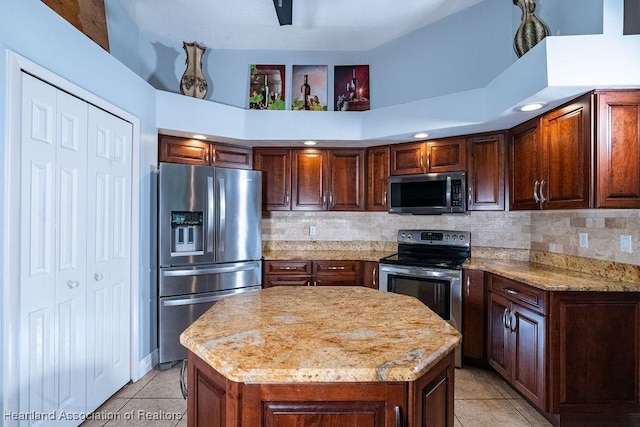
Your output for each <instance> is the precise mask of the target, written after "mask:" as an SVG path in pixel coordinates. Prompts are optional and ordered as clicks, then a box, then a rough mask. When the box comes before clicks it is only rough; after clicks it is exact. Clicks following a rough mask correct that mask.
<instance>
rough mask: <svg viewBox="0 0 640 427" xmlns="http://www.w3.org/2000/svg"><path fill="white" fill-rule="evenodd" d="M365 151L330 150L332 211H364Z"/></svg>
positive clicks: (328, 207) (329, 205)
mask: <svg viewBox="0 0 640 427" xmlns="http://www.w3.org/2000/svg"><path fill="white" fill-rule="evenodd" d="M365 161H366V157H365V150H364V149H347V148H345V149H332V150H329V185H328V192H329V197H328V198H329V200H328V205H327V210H330V211H364V209H365V194H364V180H365Z"/></svg>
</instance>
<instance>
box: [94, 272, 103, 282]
mask: <svg viewBox="0 0 640 427" xmlns="http://www.w3.org/2000/svg"><path fill="white" fill-rule="evenodd" d="M93 280H95V281H96V282H99V281H101V280H102V274H100V273H96V274H94V275H93Z"/></svg>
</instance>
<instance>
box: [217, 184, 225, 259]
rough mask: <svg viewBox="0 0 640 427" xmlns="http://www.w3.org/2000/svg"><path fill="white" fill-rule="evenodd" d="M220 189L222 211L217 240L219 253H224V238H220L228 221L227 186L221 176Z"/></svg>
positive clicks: (219, 203) (219, 201) (219, 200)
mask: <svg viewBox="0 0 640 427" xmlns="http://www.w3.org/2000/svg"><path fill="white" fill-rule="evenodd" d="M218 189H219V190H218V191H219V198H218V206H219V207H220V209H219V213H220V223H219V224H218V230H219V232H218V234H217V235H218V238H219V240H218V241H217V242H216V245H217V248H218V253H222V252H224V239H220V236H221V235H222V232H223V231H222V230H224V229H225V226H226V224H225V223H226V221H227V196H226V193H225V187H224V178H220V179H219V180H218Z"/></svg>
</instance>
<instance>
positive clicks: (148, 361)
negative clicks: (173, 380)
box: [133, 348, 158, 382]
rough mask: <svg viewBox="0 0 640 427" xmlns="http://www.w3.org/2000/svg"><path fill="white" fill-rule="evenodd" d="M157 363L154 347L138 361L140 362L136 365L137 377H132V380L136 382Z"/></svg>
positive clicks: (156, 353)
mask: <svg viewBox="0 0 640 427" xmlns="http://www.w3.org/2000/svg"><path fill="white" fill-rule="evenodd" d="M157 364H158V349H157V348H156V349H155V350H153V351H152V352H151V353H150V354H148V355H147V357H145V358H144V359H142V360H141V361H140V364H139V367H138V374H139V378H133V382H136V381H138V380H139V379H140V378H142V377H144V376H145V375H146V374H147V373H149V372H150V371H151V370H152V369H153V367H154V366H156V365H157Z"/></svg>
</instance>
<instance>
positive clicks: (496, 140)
mask: <svg viewBox="0 0 640 427" xmlns="http://www.w3.org/2000/svg"><path fill="white" fill-rule="evenodd" d="M504 151H505V139H504V134H501V133H499V134H494V135H487V136H480V137H476V138H469V140H468V141H467V156H468V161H467V171H468V174H467V184H468V187H469V191H468V193H469V194H468V201H469V205H468V209H469V210H472V211H488V210H491V211H502V210H504V161H505V159H504Z"/></svg>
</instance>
